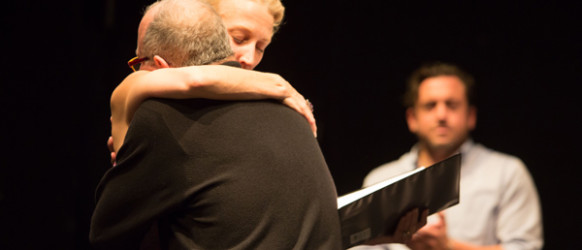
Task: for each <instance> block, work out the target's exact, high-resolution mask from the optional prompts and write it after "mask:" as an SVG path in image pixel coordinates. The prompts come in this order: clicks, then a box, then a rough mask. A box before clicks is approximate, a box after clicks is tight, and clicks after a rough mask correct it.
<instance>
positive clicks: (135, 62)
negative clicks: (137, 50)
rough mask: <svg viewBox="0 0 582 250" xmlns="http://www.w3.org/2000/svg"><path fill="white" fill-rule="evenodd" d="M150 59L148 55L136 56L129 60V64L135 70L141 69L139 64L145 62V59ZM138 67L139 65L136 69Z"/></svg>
mask: <svg viewBox="0 0 582 250" xmlns="http://www.w3.org/2000/svg"><path fill="white" fill-rule="evenodd" d="M148 59H149V58H147V57H137V56H136V57H134V58H131V60H129V61H128V62H127V65H128V66H129V67H130V68H131V69H132V70H133V71H134V72H135V71H136V70H139V64H140V63H142V62H144V61H147V60H148ZM136 65H137V66H136ZM136 67H137V69H136Z"/></svg>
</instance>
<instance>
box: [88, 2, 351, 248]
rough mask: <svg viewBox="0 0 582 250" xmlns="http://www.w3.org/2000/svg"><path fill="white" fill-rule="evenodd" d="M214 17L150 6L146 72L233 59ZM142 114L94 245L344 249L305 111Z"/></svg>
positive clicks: (205, 109)
mask: <svg viewBox="0 0 582 250" xmlns="http://www.w3.org/2000/svg"><path fill="white" fill-rule="evenodd" d="M217 18H218V16H217V15H216V13H214V11H213V10H212V9H211V8H210V7H208V5H206V4H204V3H201V2H199V1H196V0H162V1H160V2H157V3H155V4H153V5H152V6H151V7H150V8H149V9H148V10H147V11H146V13H145V15H144V17H143V18H142V22H141V23H140V28H139V31H138V50H137V54H138V58H139V60H141V62H142V65H141V69H142V70H141V71H143V74H147V73H148V72H147V71H151V73H155V72H156V71H160V70H167V69H170V68H174V67H178V66H184V65H189V64H204V63H214V64H216V63H218V62H222V61H225V60H228V59H229V55H231V53H232V52H230V49H229V48H228V40H227V37H226V33H225V31H224V27H223V26H222V24H220V22H217V21H216V20H220V19H217ZM211 27H214V28H211ZM184 55H187V56H184ZM116 91H117V90H116ZM112 98H115V93H114V94H113V97H112ZM113 108H115V107H112V109H113ZM136 109H137V111H136V113H135V115H134V116H133V117H132V119H131V126H130V127H129V128H128V129H127V132H126V134H125V132H124V133H123V136H122V137H121V138H123V139H122V142H123V144H122V145H118V147H119V150H118V151H117V166H116V167H114V168H112V169H110V170H109V171H108V172H107V173H106V174H105V175H104V177H103V179H102V180H101V182H100V183H99V186H98V187H97V191H96V197H97V205H96V208H95V211H94V214H93V217H92V222H91V233H90V240H91V242H92V244H93V246H95V247H96V248H97V249H139V248H140V247H141V248H143V247H144V242H150V241H151V239H152V238H155V239H156V240H153V242H156V244H157V245H156V246H155V247H156V248H162V249H340V248H341V245H340V244H341V243H340V242H341V241H340V231H339V230H340V227H339V219H338V214H337V206H336V197H337V196H336V190H335V186H334V183H333V180H332V178H331V174H330V172H329V170H328V168H327V165H326V163H325V160H324V158H323V155H322V153H321V150H320V148H319V146H318V143H317V141H316V139H315V138H314V137H313V133H312V131H311V129H310V126H309V124H308V123H307V122H306V121H305V119H304V118H303V117H302V116H301V115H300V114H299V113H297V112H295V111H293V110H292V109H290V108H288V107H285V106H283V105H282V104H281V103H280V102H278V101H245V102H231V101H211V100H204V99H186V100H168V99H149V100H147V101H145V102H144V103H142V104H141V105H140V106H139V108H136ZM113 120H114V126H115V117H113ZM115 129H116V128H115V127H114V128H113V130H114V131H113V132H114V136H117V135H115ZM148 232H149V233H148ZM152 232H153V233H152ZM146 235H147V236H146ZM152 236H153V237H152Z"/></svg>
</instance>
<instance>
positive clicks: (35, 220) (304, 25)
mask: <svg viewBox="0 0 582 250" xmlns="http://www.w3.org/2000/svg"><path fill="white" fill-rule="evenodd" d="M149 3H150V1H137V0H131V1H130V0H126V1H117V0H104V1H72V0H68V1H66V0H65V1H59V2H58V3H57V2H52V1H32V0H28V1H10V2H8V3H4V4H3V5H4V7H3V14H2V15H1V16H2V17H1V18H2V30H1V32H2V39H1V40H2V44H3V51H2V60H1V62H0V63H1V69H0V79H2V80H1V81H2V84H1V85H0V95H1V96H0V97H1V98H0V101H1V102H2V105H1V111H2V113H1V119H2V135H1V144H2V157H1V165H0V168H1V170H0V249H90V248H89V246H88V243H87V233H88V224H89V219H90V215H91V211H92V208H93V206H94V200H93V191H94V188H95V186H96V184H97V182H98V181H99V179H100V177H101V175H102V174H103V173H104V171H105V170H106V169H107V168H108V166H109V165H108V151H107V148H106V147H105V141H106V139H107V137H108V135H109V124H108V118H109V111H108V98H109V95H110V93H111V91H112V90H113V88H114V87H115V85H116V84H117V83H119V82H120V81H121V80H122V79H123V77H124V76H125V75H127V74H128V73H129V69H128V68H127V67H126V66H125V62H126V61H127V59H129V58H131V57H132V56H133V55H134V49H135V37H136V29H137V25H138V22H139V18H140V14H141V10H142V7H143V6H145V5H146V4H149ZM284 3H285V5H286V6H287V18H286V22H285V25H284V26H283V27H282V29H281V31H280V33H279V34H277V35H276V37H275V39H274V41H273V43H272V45H271V46H270V47H269V48H268V50H267V51H268V53H267V54H266V56H265V58H264V59H263V62H262V63H261V65H260V66H259V67H258V68H257V70H261V71H269V72H276V73H279V74H281V75H282V76H283V77H285V78H286V79H287V80H289V81H290V82H291V83H292V84H293V85H294V86H295V87H296V88H297V89H298V90H299V91H300V92H301V93H303V94H304V95H305V96H306V97H308V98H309V99H310V100H311V101H312V102H313V103H314V104H315V110H316V111H315V114H316V117H317V122H318V126H319V138H318V139H319V142H320V144H321V147H322V150H323V152H324V154H325V156H326V159H327V162H328V165H329V167H330V170H331V172H332V174H333V176H334V179H335V181H336V185H337V189H338V193H339V194H344V193H346V192H349V191H351V190H354V189H357V188H358V187H359V186H360V185H361V181H362V178H363V177H364V176H365V174H366V173H367V172H368V171H369V170H370V169H372V168H374V167H376V166H377V165H379V164H381V163H384V162H386V161H390V160H393V159H395V158H397V157H398V156H399V155H400V154H402V153H404V152H405V151H407V150H408V149H409V148H410V146H411V145H412V143H413V142H414V137H413V136H411V135H410V134H409V133H408V131H407V128H406V124H405V122H404V110H403V108H402V106H401V105H400V96H401V93H402V91H403V83H404V80H405V78H406V76H407V75H408V74H409V73H410V71H412V70H413V69H414V68H416V67H417V66H418V65H419V64H420V63H422V62H424V61H428V60H443V61H448V62H453V63H456V64H459V65H461V66H463V67H464V68H465V69H467V70H468V71H469V72H472V73H473V74H474V75H475V77H476V80H477V83H478V84H479V87H478V101H479V102H478V105H479V116H478V118H479V119H478V128H477V129H476V131H475V132H474V134H473V135H474V138H475V140H476V141H478V142H481V143H483V144H485V145H487V146H489V147H492V148H495V149H498V150H500V151H504V152H507V153H510V154H514V155H517V156H519V157H520V158H522V159H523V160H524V161H525V163H526V164H527V165H528V167H529V169H530V171H531V173H532V175H533V178H534V180H535V181H536V183H537V186H538V189H539V192H540V196H541V200H542V205H543V215H544V223H545V236H546V248H545V249H575V248H577V247H578V245H579V244H578V242H577V237H576V236H579V235H582V231H581V230H580V228H579V227H578V225H579V224H580V222H582V216H581V215H580V214H579V212H578V209H576V202H577V201H578V200H579V198H580V191H581V186H582V185H581V184H580V183H579V182H580V180H579V178H580V177H581V176H582V175H581V174H580V173H581V171H580V167H581V163H582V162H581V161H580V157H579V156H578V155H577V154H578V153H579V151H580V149H581V147H580V146H579V145H580V139H581V137H580V132H579V130H580V128H581V127H582V124H581V122H580V115H581V112H580V108H581V105H580V104H579V99H578V98H577V97H578V94H577V91H578V90H579V85H581V84H582V81H581V77H580V73H579V72H580V70H581V69H582V68H581V66H582V63H581V55H582V54H581V49H580V44H581V40H582V39H581V38H580V31H581V30H582V29H581V23H582V22H581V21H582V20H581V18H580V14H579V13H580V12H581V11H582V8H581V6H580V3H573V1H572V3H571V2H561V3H549V2H542V1H530V2H528V3H522V4H517V3H503V4H493V3H489V2H485V1H483V2H481V3H434V1H427V2H423V1H408V2H406V3H403V2H399V3H392V2H391V1H390V2H388V1H355V0H351V1H345V0H344V1H339V0H336V1H304V0H294V1H285V2H284ZM144 185H147V183H144Z"/></svg>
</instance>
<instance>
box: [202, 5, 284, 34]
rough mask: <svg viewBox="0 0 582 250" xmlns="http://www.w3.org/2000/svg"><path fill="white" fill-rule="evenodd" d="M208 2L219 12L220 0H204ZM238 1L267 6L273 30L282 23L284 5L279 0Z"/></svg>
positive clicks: (275, 30) (277, 28)
mask: <svg viewBox="0 0 582 250" xmlns="http://www.w3.org/2000/svg"><path fill="white" fill-rule="evenodd" d="M204 1H206V2H208V3H209V4H210V5H212V7H214V9H215V10H216V11H217V12H218V13H219V14H220V7H219V6H220V1H221V0H204ZM238 1H253V2H256V3H260V4H262V5H265V6H267V9H268V10H269V14H271V15H272V16H273V19H274V25H273V31H274V32H277V30H279V27H280V26H281V23H283V17H284V16H285V6H283V3H281V0H238Z"/></svg>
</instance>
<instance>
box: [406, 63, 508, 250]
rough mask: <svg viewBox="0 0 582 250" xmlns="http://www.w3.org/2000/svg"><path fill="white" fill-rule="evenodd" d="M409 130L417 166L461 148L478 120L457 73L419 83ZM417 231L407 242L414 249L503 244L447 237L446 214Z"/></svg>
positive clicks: (477, 249)
mask: <svg viewBox="0 0 582 250" xmlns="http://www.w3.org/2000/svg"><path fill="white" fill-rule="evenodd" d="M406 121H407V124H408V128H409V130H410V132H412V133H414V134H416V135H417V136H418V138H419V155H418V163H417V164H418V166H430V165H432V164H434V163H436V162H439V161H442V160H444V159H446V158H447V157H449V156H451V155H453V154H454V153H455V152H457V151H458V149H459V147H460V146H461V144H462V143H463V142H464V141H465V140H467V138H468V135H469V132H470V131H472V130H473V129H474V128H475V126H476V122H477V110H476V108H475V107H472V106H470V105H469V102H468V100H467V95H466V89H465V85H464V84H463V83H462V82H461V80H460V79H459V78H458V77H457V76H448V75H443V76H436V77H430V78H427V79H425V80H424V81H422V82H421V83H420V86H419V89H418V99H417V101H416V103H415V105H414V106H413V107H411V108H408V110H407V111H406ZM438 216H439V220H438V221H437V222H435V223H430V224H428V225H426V226H424V227H422V228H420V229H419V230H418V232H417V233H416V234H415V235H414V236H413V237H412V239H411V241H410V242H409V243H408V244H407V245H408V246H409V247H410V248H411V249H415V250H416V249H419V250H425V249H432V250H437V249H443V250H444V249H455V250H458V249H459V250H465V249H467V250H468V249H471V250H495V249H502V248H501V245H493V246H476V245H471V244H467V243H464V242H460V241H457V240H454V239H451V238H449V237H448V236H447V225H446V223H445V213H442V212H441V213H439V215H438Z"/></svg>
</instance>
